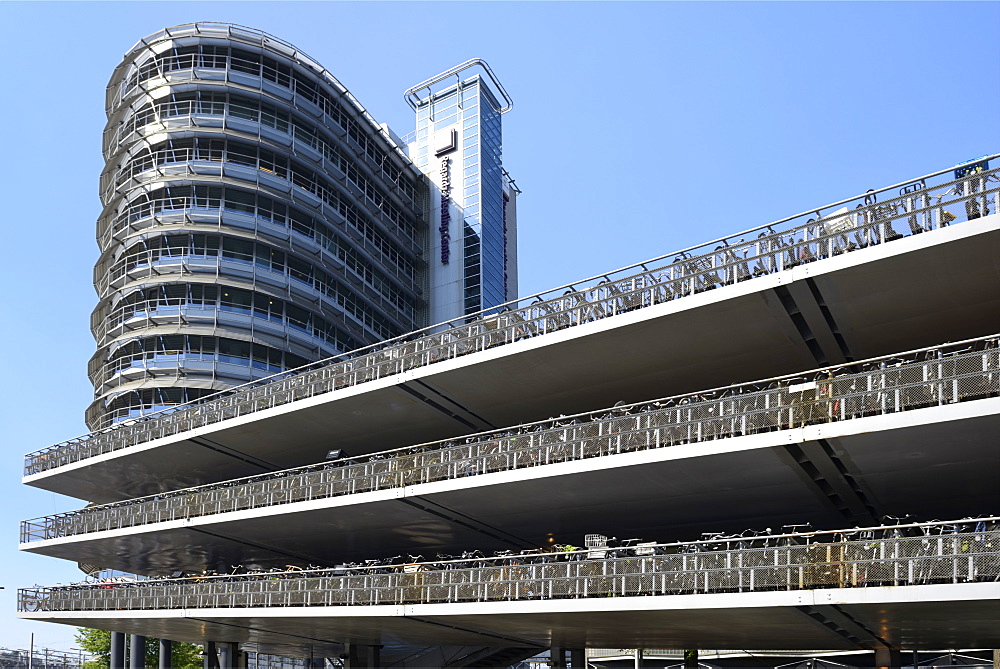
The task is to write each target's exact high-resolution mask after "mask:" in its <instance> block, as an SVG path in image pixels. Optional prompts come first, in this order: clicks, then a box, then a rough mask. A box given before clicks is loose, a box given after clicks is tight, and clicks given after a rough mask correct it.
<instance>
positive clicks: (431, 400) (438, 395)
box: [397, 379, 496, 432]
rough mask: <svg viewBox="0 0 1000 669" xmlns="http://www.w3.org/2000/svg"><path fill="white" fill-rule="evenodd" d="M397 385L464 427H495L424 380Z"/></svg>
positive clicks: (475, 430) (478, 428) (478, 430)
mask: <svg viewBox="0 0 1000 669" xmlns="http://www.w3.org/2000/svg"><path fill="white" fill-rule="evenodd" d="M397 387H398V388H399V389H400V390H402V391H403V392H405V393H406V394H408V395H410V396H412V397H414V398H416V399H418V400H420V401H421V402H424V403H425V404H427V405H428V406H431V407H433V408H435V409H437V410H438V411H440V412H441V413H443V414H445V415H446V416H449V417H451V418H454V419H455V420H456V421H458V422H459V423H461V424H462V425H464V426H465V427H467V428H470V429H471V430H473V431H474V432H481V431H483V430H489V429H492V428H494V427H496V426H495V425H493V424H492V423H490V422H489V421H488V420H486V419H485V418H483V417H482V416H480V415H478V414H476V413H475V412H473V411H471V410H470V409H468V408H467V407H465V406H463V405H462V404H461V403H459V402H458V401H457V400H455V399H453V398H451V397H449V396H447V395H445V394H444V393H442V392H441V391H439V390H437V389H435V388H433V387H432V386H430V385H429V384H427V383H425V382H424V381H421V380H419V379H416V380H413V381H407V382H406V383H401V384H399V386H397Z"/></svg>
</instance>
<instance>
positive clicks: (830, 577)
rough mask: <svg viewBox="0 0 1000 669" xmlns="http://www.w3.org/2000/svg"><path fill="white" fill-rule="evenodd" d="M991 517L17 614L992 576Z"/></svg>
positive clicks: (458, 565)
mask: <svg viewBox="0 0 1000 669" xmlns="http://www.w3.org/2000/svg"><path fill="white" fill-rule="evenodd" d="M998 520H1000V518H996V517H991V518H980V519H966V520H961V521H948V522H939V521H936V522H931V523H923V524H909V525H897V526H889V527H878V528H865V529H859V528H854V529H851V530H839V531H826V532H811V533H796V534H785V535H774V536H756V537H733V538H727V539H721V540H714V541H700V542H687V543H675V544H657V545H656V546H648V545H644V546H641V547H639V546H637V547H633V548H623V549H619V550H616V551H610V552H607V553H606V554H604V555H601V556H597V557H595V556H594V555H593V552H591V551H573V552H561V553H545V552H538V551H536V552H531V553H525V554H520V555H514V556H509V557H501V558H482V559H473V560H453V561H445V562H435V563H411V564H405V565H392V566H388V567H385V566H382V567H371V568H368V567H358V568H355V567H335V568H330V569H318V570H304V571H289V572H280V573H276V572H262V573H243V574H231V575H226V576H208V577H195V578H179V579H148V580H141V581H136V582H132V583H122V582H113V583H96V584H94V583H88V584H79V585H70V586H59V587H35V588H25V589H22V590H20V591H19V592H18V610H19V611H25V612H38V611H119V612H120V611H133V610H168V609H182V608H186V609H204V608H247V607H263V608H273V607H293V606H294V607H305V606H376V605H401V604H430V603H442V602H497V601H515V600H535V599H584V598H592V597H629V596H643V595H646V596H651V595H683V594H695V593H717V592H731V593H743V592H761V591H775V590H810V589H817V588H858V587H873V586H904V585H927V584H936V583H971V582H990V581H996V580H998V579H1000V525H998V523H997V521H998Z"/></svg>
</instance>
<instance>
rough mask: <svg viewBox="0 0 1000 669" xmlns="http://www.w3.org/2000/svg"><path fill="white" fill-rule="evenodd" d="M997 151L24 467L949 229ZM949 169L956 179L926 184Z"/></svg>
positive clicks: (209, 400)
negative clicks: (956, 168)
mask: <svg viewBox="0 0 1000 669" xmlns="http://www.w3.org/2000/svg"><path fill="white" fill-rule="evenodd" d="M995 157H996V156H989V157H987V158H985V159H984V160H983V161H981V163H980V164H978V165H977V166H976V167H977V169H976V170H973V171H968V170H966V171H963V172H962V174H961V176H959V174H958V173H956V174H955V179H954V180H951V179H950V177H951V173H950V171H942V172H938V173H935V174H933V175H929V176H928V177H924V178H922V179H919V180H916V181H914V182H912V183H909V184H901V185H899V186H901V187H899V186H894V187H892V189H896V188H898V190H899V193H898V195H897V194H892V195H891V197H890V199H887V200H885V201H883V202H878V201H877V197H878V195H879V194H880V193H881V194H883V196H884V195H886V193H887V191H888V190H889V189H882V190H881V191H878V192H874V191H871V192H869V193H867V194H865V195H863V196H859V197H857V198H852V199H850V200H844V201H842V202H838V203H835V204H832V205H829V206H827V207H823V208H821V209H819V210H816V211H815V212H811V213H809V214H802V215H799V216H794V217H791V218H788V219H783V220H781V221H778V222H775V223H773V224H771V225H768V226H761V227H758V228H754V229H752V230H748V231H745V232H743V233H739V234H737V235H734V236H733V237H731V238H725V239H720V240H715V241H713V242H710V243H708V244H706V245H703V246H701V247H694V248H690V249H685V250H683V251H680V252H677V253H672V254H668V255H665V256H661V257H659V258H655V259H653V260H650V261H647V262H645V263H640V264H637V265H633V266H631V267H627V268H623V269H621V270H616V271H613V272H609V273H608V274H607V275H602V276H597V277H591V278H590V279H586V280H583V281H580V282H577V283H574V284H570V285H567V286H562V287H560V288H558V289H555V290H553V291H549V292H547V293H542V294H539V295H535V296H531V297H528V298H524V299H522V300H519V301H517V302H512V303H510V304H508V305H505V306H504V307H502V308H497V309H493V310H489V311H485V312H480V313H478V314H474V315H472V316H470V317H466V318H463V319H460V320H457V321H453V322H450V323H446V324H442V325H437V326H433V327H432V328H428V329H425V330H421V331H418V332H414V333H411V334H408V335H404V336H402V337H399V338H396V339H393V340H390V341H387V342H383V343H380V344H377V345H374V346H371V347H367V348H363V349H359V350H357V351H353V352H351V353H345V354H343V355H341V356H338V357H336V358H332V359H327V360H323V361H319V362H317V363H312V364H311V365H307V366H305V367H302V368H299V369H296V370H291V371H289V372H284V373H281V374H278V375H274V376H270V377H267V378H265V379H261V380H258V381H254V382H252V383H249V384H246V385H243V386H239V387H237V388H235V389H231V390H227V391H224V392H222V393H220V394H217V395H211V396H208V397H206V398H202V399H200V400H198V401H197V402H196V403H191V404H185V405H179V406H177V407H172V408H169V409H165V410H162V411H159V412H157V413H154V414H149V415H147V416H142V417H137V418H135V419H130V420H128V421H126V422H124V423H121V424H119V425H116V426H113V427H112V428H108V429H106V430H103V431H100V432H95V433H92V434H88V435H84V436H82V437H78V438H76V439H71V440H68V441H66V442H62V443H60V444H56V445H54V446H51V447H49V448H46V449H42V450H40V451H37V452H34V453H30V454H28V455H27V456H26V459H25V474H26V475H31V474H35V473H39V472H43V471H46V470H49V469H53V468H55V467H60V466H63V465H66V464H69V463H71V462H77V461H79V460H82V459H86V458H90V457H94V456H96V455H99V454H102V453H108V452H112V451H115V450H119V449H122V448H126V447H128V446H131V445H134V444H138V443H142V442H147V441H150V440H153V439H157V438H161V437H166V436H169V435H173V434H178V433H180V432H184V431H187V430H191V429H193V428H196V427H199V426H203V425H209V424H212V423H216V422H219V421H223V420H227V419H230V418H235V417H237V416H241V415H246V414H249V413H254V412H257V411H262V410H265V409H268V408H271V407H275V406H279V405H282V404H285V403H288V402H293V401H296V400H299V399H304V398H307V397H312V396H315V395H319V394H324V393H329V392H332V391H335V390H338V389H340V388H346V387H350V386H354V385H357V384H360V383H365V382H368V381H372V380H375V379H379V378H383V377H386V376H391V375H395V374H399V373H402V372H405V371H407V370H411V369H415V368H419V367H423V366H426V365H430V364H433V363H435V362H439V361H442V360H448V359H454V358H457V357H460V356H463V355H467V354H470V353H474V352H478V351H483V350H486V349H488V348H493V347H496V346H502V345H506V344H509V343H513V342H516V341H519V340H522V339H525V338H530V337H535V336H540V335H544V334H547V333H550V332H553V331H555V330H561V329H564V328H567V327H572V326H576V325H580V324H583V323H588V322H593V321H596V320H600V319H603V318H607V317H611V316H614V315H617V314H620V313H623V312H627V311H632V310H635V309H640V308H645V307H650V306H654V305H656V304H662V303H664V302H667V301H671V300H674V299H678V298H682V297H685V296H689V295H694V294H697V293H699V292H703V291H705V290H711V289H713V288H716V287H719V286H724V285H728V284H733V283H737V282H740V281H744V280H749V279H752V278H753V277H755V276H761V275H764V274H768V273H772V272H781V271H784V270H786V269H789V268H790V267H794V266H797V265H799V264H802V263H805V262H811V261H814V260H818V259H822V258H827V257H832V256H835V255H839V254H841V253H847V252H851V251H854V250H856V249H860V248H864V247H868V246H871V245H873V244H881V243H885V242H890V241H894V240H896V239H899V238H901V237H904V236H909V235H915V234H918V233H923V232H925V231H930V230H934V229H938V228H941V227H945V226H947V225H949V224H951V223H953V222H956V221H957V220H958V219H959V217H960V215H961V213H962V210H961V208H959V207H963V208H964V209H965V218H966V220H973V219H976V218H979V217H981V216H984V215H987V214H989V213H990V212H991V211H996V210H997V208H998V205H1000V171H998V170H993V171H989V170H988V161H989V160H991V159H993V158H995ZM945 174H948V178H949V180H947V181H944V182H943V183H936V184H933V185H932V184H931V183H929V181H930V180H932V179H933V178H940V177H941V176H942V175H945ZM841 205H852V206H853V205H856V208H855V209H853V210H852V209H850V208H849V207H847V206H841ZM836 207H840V208H839V209H836ZM947 207H950V209H948V208H947ZM953 210H954V211H957V212H958V213H957V214H956V213H953ZM807 217H808V218H807ZM803 219H805V220H803ZM904 221H905V225H906V226H907V228H909V232H908V233H907V232H906V228H903V227H902V225H903V224H904ZM894 224H895V225H896V226H897V227H893V225H894ZM900 230H902V231H903V232H900ZM713 247H714V248H713Z"/></svg>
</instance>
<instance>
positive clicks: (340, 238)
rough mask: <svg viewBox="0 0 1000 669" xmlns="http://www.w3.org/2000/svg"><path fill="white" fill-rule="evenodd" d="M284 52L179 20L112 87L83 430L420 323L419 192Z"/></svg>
mask: <svg viewBox="0 0 1000 669" xmlns="http://www.w3.org/2000/svg"><path fill="white" fill-rule="evenodd" d="M255 40H257V41H255ZM296 58H297V56H291V55H286V54H285V53H279V52H277V51H272V47H269V46H268V45H267V43H266V40H264V39H263V38H262V37H261V36H255V35H252V34H251V33H246V32H241V33H239V34H235V33H231V32H227V33H220V32H218V31H216V32H215V33H214V34H211V35H209V34H205V33H203V32H201V31H200V30H199V27H198V26H181V27H180V29H179V30H176V31H175V30H174V29H172V30H171V36H168V35H167V34H166V33H160V34H159V35H158V36H157V37H155V38H153V39H150V40H149V41H148V42H145V43H144V44H143V45H142V46H141V47H139V48H137V49H135V50H133V51H132V52H131V53H130V54H129V55H128V56H126V61H125V62H124V63H123V64H122V65H121V66H120V67H119V68H118V69H117V70H116V73H115V75H114V76H113V77H112V81H111V82H110V84H109V87H108V88H109V108H108V110H107V113H108V125H107V127H106V128H105V131H104V154H105V159H106V160H107V166H106V167H105V169H104V172H103V174H102V175H101V200H102V202H103V203H104V212H103V213H102V215H101V217H100V219H99V220H98V244H99V246H100V247H101V250H102V255H101V258H100V260H99V261H98V263H97V265H96V267H95V272H94V281H95V287H96V288H97V291H98V294H99V297H100V302H99V303H98V305H97V307H96V308H95V310H94V313H93V315H92V318H91V328H92V330H93V332H94V336H95V338H96V339H97V344H98V350H97V353H96V354H95V355H94V357H93V358H92V359H91V363H90V366H89V374H90V378H91V381H92V382H93V384H94V388H95V401H94V403H93V404H92V405H91V406H90V408H89V409H88V410H87V424H88V425H89V426H90V428H91V429H100V428H102V427H106V426H108V425H110V424H112V423H114V422H116V421H120V420H126V419H128V418H133V417H136V416H140V415H142V414H144V413H149V412H151V411H157V410H160V409H163V408H166V407H169V406H172V405H175V404H178V403H182V402H187V401H191V400H196V399H199V398H201V397H203V396H205V395H206V394H209V393H213V392H216V391H218V390H224V389H226V388H228V387H233V386H236V385H239V384H241V383H245V382H247V381H251V380H253V379H257V378H260V377H261V376H265V375H268V374H274V373H280V372H282V371H285V370H287V369H291V368H294V367H299V366H301V365H304V364H307V363H309V362H312V361H314V360H317V359H321V358H324V357H329V356H331V355H336V354H338V353H342V352H345V351H348V350H352V349H355V348H360V347H363V346H366V345H368V344H371V343H375V342H377V341H380V340H382V339H388V338H392V337H395V336H397V335H400V334H402V333H405V332H408V331H411V330H415V329H418V328H420V327H422V326H424V325H426V322H425V321H426V317H427V315H426V305H425V303H424V301H423V299H422V297H421V296H422V286H423V284H424V282H425V276H424V274H425V269H424V265H423V262H422V260H421V255H422V253H423V251H424V249H423V245H424V244H425V243H426V241H425V240H426V231H425V230H424V227H425V226H426V223H425V221H424V219H423V212H422V208H423V206H424V203H425V201H426V184H425V182H424V180H423V179H422V178H421V177H420V175H419V173H418V172H417V171H416V170H414V169H413V168H412V167H410V165H409V164H408V161H407V160H406V159H405V157H403V156H402V155H400V154H399V152H398V150H397V149H396V148H395V147H394V145H393V144H392V143H391V142H390V141H388V140H387V139H386V136H385V134H384V132H383V131H382V130H381V129H380V128H379V127H377V125H376V124H375V123H374V122H373V121H372V120H371V117H370V116H368V115H367V114H366V113H365V112H364V110H363V109H362V108H361V107H360V106H359V105H358V104H357V103H356V102H355V101H354V99H353V98H352V97H351V96H350V94H349V93H348V92H347V91H346V90H345V89H343V87H342V86H340V85H339V84H338V83H337V82H336V80H334V79H333V78H332V77H330V76H329V75H328V74H326V73H325V72H323V71H320V70H319V69H317V68H316V66H315V64H314V63H311V62H310V61H307V60H303V61H299V60H296ZM212 70H216V71H219V72H218V73H215V74H213V73H212V72H211V71H212Z"/></svg>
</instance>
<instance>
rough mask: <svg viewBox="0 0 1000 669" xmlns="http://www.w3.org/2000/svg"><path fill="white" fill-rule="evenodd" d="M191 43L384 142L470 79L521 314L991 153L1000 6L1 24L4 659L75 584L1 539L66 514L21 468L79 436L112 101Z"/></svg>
mask: <svg viewBox="0 0 1000 669" xmlns="http://www.w3.org/2000/svg"><path fill="white" fill-rule="evenodd" d="M196 20H213V21H226V22H232V23H239V24H243V25H248V26H252V27H255V28H259V29H262V30H265V31H267V32H270V33H273V34H275V35H277V36H279V37H281V38H283V39H285V40H287V41H289V42H292V43H293V44H295V45H296V46H298V47H299V48H301V49H302V50H303V51H305V52H306V53H309V54H310V55H311V56H312V57H313V58H315V59H317V60H318V61H319V62H321V63H322V64H323V65H325V66H326V67H327V68H328V69H329V70H330V71H331V72H333V73H334V74H335V75H336V76H337V77H338V78H339V79H340V80H341V82H342V83H343V84H344V85H346V86H347V87H348V88H349V89H350V90H351V91H352V92H353V93H354V94H355V96H356V97H357V98H358V99H359V100H360V101H361V102H362V104H364V105H365V106H366V107H367V108H368V110H369V111H370V112H371V113H372V115H373V116H375V118H376V119H378V120H379V121H383V122H387V123H389V124H390V125H391V126H392V127H393V128H394V129H395V130H396V131H397V132H398V133H399V134H404V133H406V132H408V131H409V130H411V129H412V128H413V118H412V115H411V112H410V110H409V108H408V107H407V106H406V105H405V103H404V102H403V100H402V92H403V91H404V90H405V89H406V88H408V87H409V86H411V85H412V84H415V83H417V82H419V81H422V80H424V79H426V78H427V77H429V76H431V75H433V74H436V73H438V72H440V71H442V70H445V69H447V68H448V67H450V66H452V65H455V64H457V63H459V62H462V61H464V60H467V59H469V58H471V57H481V58H484V59H486V60H487V61H488V62H489V63H490V65H491V66H492V67H493V69H494V71H495V72H496V73H497V75H498V76H499V78H500V80H501V81H502V82H503V83H504V85H505V87H506V88H507V90H508V92H509V93H510V94H511V97H512V98H513V99H514V102H515V106H514V110H513V111H512V112H511V113H509V114H507V115H506V116H505V117H504V161H505V165H506V167H507V169H508V170H509V171H510V172H511V174H512V175H513V176H514V177H515V179H516V180H517V183H518V185H519V186H520V187H521V188H522V189H523V191H524V194H523V196H522V199H520V200H519V203H518V214H519V233H518V234H519V244H520V275H521V292H522V294H530V293H533V292H537V291H540V290H543V289H545V288H549V287H552V286H556V285H559V284H562V283H567V282H570V281H572V280H574V279H578V278H582V277H585V276H590V275H593V274H598V273H601V272H605V271H608V270H610V269H613V268H617V267H620V266H623V265H627V264H630V263H633V262H638V261H641V260H644V259H646V258H649V257H653V256H657V255H661V254H667V253H670V252H671V251H674V250H676V249H680V248H683V247H686V246H689V245H693V244H696V243H698V242H702V241H708V240H710V239H714V238H716V237H719V236H723V235H725V234H727V233H732V232H737V231H740V230H744V229H747V228H750V227H753V226H756V225H761V224H765V223H768V222H769V221H772V220H776V219H779V218H783V217H785V216H788V215H791V214H795V213H798V212H800V211H804V210H807V209H815V208H817V207H819V206H821V205H823V204H825V203H828V202H832V201H835V200H839V199H842V198H846V197H849V196H851V195H855V194H857V193H860V192H863V191H865V190H867V189H868V188H878V187H880V186H885V185H890V184H893V183H896V182H899V181H904V180H906V179H908V178H910V177H916V176H920V175H922V174H925V173H928V172H932V171H936V170H939V169H943V168H945V167H948V166H950V165H953V164H955V163H958V162H961V161H963V160H966V159H969V158H973V157H976V156H980V155H983V154H987V153H994V152H997V151H1000V124H998V123H997V114H998V109H1000V105H998V103H1000V88H998V87H997V82H998V81H1000V40H997V35H996V31H997V26H1000V3H995V2H972V3H963V2H947V3H944V2H942V3H937V2H916V3H906V2H889V3H863V2H843V3H823V2H810V3H795V2H771V3H749V2H740V3H726V2H703V3H682V2H666V3H657V2H643V3H626V2H614V3H612V2H587V3H571V2H557V3H533V2H517V3H505V2H477V3H466V2H439V3H423V2H407V3H392V2H368V3H348V2H309V3H292V2H285V3H271V2H232V3H211V2H203V3H186V2H171V3H155V2H145V3H89V2H74V3H17V2H5V3H0V56H2V58H3V63H4V66H3V67H2V68H0V95H2V96H3V104H2V105H0V120H2V124H0V128H2V130H0V132H2V133H3V135H2V144H0V146H2V147H3V149H4V156H3V160H0V184H2V188H3V193H4V201H5V204H6V207H5V209H6V211H7V212H8V213H7V220H6V221H5V229H6V230H7V232H6V233H5V234H6V235H7V239H8V242H9V244H8V245H7V247H6V248H7V249H8V257H7V258H6V261H5V262H4V263H3V272H4V274H5V276H4V277H3V285H6V286H8V292H7V295H8V297H7V299H6V304H7V305H8V307H7V309H6V314H5V318H4V321H3V329H2V333H3V344H4V346H3V350H5V351H6V356H7V367H8V374H7V379H8V382H7V383H5V384H3V389H2V392H3V393H4V396H3V398H2V402H0V408H2V409H0V410H2V411H3V415H4V420H3V425H4V428H5V435H4V439H3V452H2V463H3V467H2V469H0V476H2V477H3V478H2V485H0V495H2V500H0V527H3V528H6V529H5V534H4V536H7V537H8V539H7V541H6V542H4V543H3V544H0V545H2V546H3V549H2V550H0V565H2V567H3V569H2V573H4V574H5V575H6V576H7V578H3V579H0V585H3V586H4V587H6V590H4V591H0V621H3V623H4V624H2V625H0V646H4V647H26V646H27V643H28V635H29V633H30V632H32V631H34V632H35V633H36V635H37V638H36V644H41V645H47V646H50V647H56V648H69V647H70V646H71V645H72V641H71V640H72V632H73V630H72V629H71V628H64V627H62V626H57V625H47V624H30V623H27V622H24V621H17V620H16V619H15V616H14V609H15V601H14V595H15V590H16V588H17V587H23V586H30V585H32V584H34V583H41V584H54V583H57V582H64V583H65V582H70V581H73V580H77V579H79V578H80V576H81V574H80V573H79V572H77V571H76V569H75V566H73V565H71V564H69V563H63V562H60V561H56V560H52V559H47V558H42V557H35V556H31V555H19V554H18V553H17V551H16V543H17V524H18V521H20V520H22V519H25V518H33V517H36V516H41V515H45V514H50V513H56V512H59V511H66V510H71V509H75V508H78V507H79V506H80V505H81V504H80V502H79V501H78V500H72V499H66V498H61V497H59V496H57V495H53V494H51V493H46V492H41V491H36V490H32V489H27V488H24V487H23V486H21V485H19V480H20V475H21V458H22V455H23V454H24V453H25V452H27V451H32V450H35V449H38V448H41V447H44V446H46V445H49V444H51V443H55V442H58V441H61V440H63V439H66V438H69V437H72V436H75V435H77V434H80V433H82V432H84V431H85V427H84V424H83V410H84V408H85V407H86V406H87V404H88V403H89V401H90V397H91V387H90V384H89V382H88V381H87V377H86V363H87V359H88V358H89V357H90V355H91V354H92V353H93V351H94V342H93V339H92V338H91V336H90V333H89V331H88V326H89V313H90V310H91V309H92V308H93V306H94V305H95V303H96V298H95V295H94V292H93V288H92V286H91V272H92V267H93V263H94V261H95V260H96V259H97V247H96V245H95V243H94V225H95V220H96V218H97V216H98V215H99V213H100V202H99V201H98V198H97V183H98V176H99V174H100V171H101V168H102V166H103V162H102V158H101V154H100V141H101V132H102V130H103V126H104V88H105V86H106V84H107V80H108V77H109V76H110V74H111V72H112V70H113V69H114V67H115V66H116V65H117V63H118V61H119V60H120V58H121V56H122V54H124V52H125V51H126V50H128V49H129V48H130V47H131V46H132V44H133V43H135V42H136V41H137V40H138V39H139V38H141V37H142V36H144V35H147V34H149V33H151V32H154V31H156V30H158V29H160V28H163V27H166V26H170V25H176V24H179V23H185V22H189V21H196Z"/></svg>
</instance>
